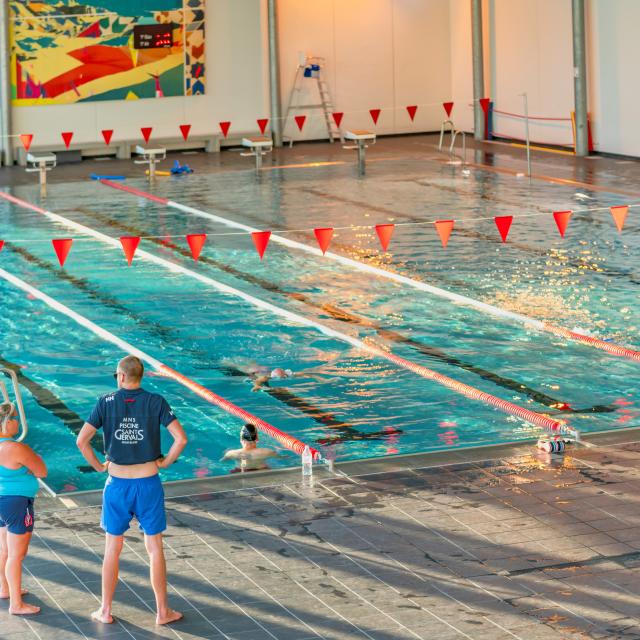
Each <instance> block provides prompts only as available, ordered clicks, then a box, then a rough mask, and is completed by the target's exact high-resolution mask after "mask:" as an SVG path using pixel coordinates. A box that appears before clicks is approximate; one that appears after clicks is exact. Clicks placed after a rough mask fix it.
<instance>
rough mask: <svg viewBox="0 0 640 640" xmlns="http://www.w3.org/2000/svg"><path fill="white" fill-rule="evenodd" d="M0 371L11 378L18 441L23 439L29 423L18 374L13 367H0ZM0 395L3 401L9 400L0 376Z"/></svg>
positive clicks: (5, 386)
mask: <svg viewBox="0 0 640 640" xmlns="http://www.w3.org/2000/svg"><path fill="white" fill-rule="evenodd" d="M0 373H3V374H4V375H6V376H9V378H10V379H11V383H12V385H13V395H14V396H15V401H14V404H15V406H16V409H18V415H19V416H20V427H21V431H20V435H19V436H18V437H17V438H16V440H17V441H18V442H21V441H22V440H24V439H25V438H26V436H27V433H28V431H29V425H28V424H27V416H26V415H25V412H24V405H23V404H22V396H21V395H20V384H19V383H18V376H17V375H16V372H15V371H14V370H13V369H9V368H7V367H2V368H0ZM0 395H2V400H3V402H11V398H10V396H9V392H8V391H7V385H6V384H5V382H4V379H3V378H1V377H0Z"/></svg>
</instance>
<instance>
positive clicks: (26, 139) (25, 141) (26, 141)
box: [20, 133, 33, 151]
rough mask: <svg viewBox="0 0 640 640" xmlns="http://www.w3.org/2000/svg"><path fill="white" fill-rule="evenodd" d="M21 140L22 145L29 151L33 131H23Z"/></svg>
mask: <svg viewBox="0 0 640 640" xmlns="http://www.w3.org/2000/svg"><path fill="white" fill-rule="evenodd" d="M20 142H22V146H23V147H24V150H25V151H29V147H30V146H31V143H32V142H33V133H21V134H20Z"/></svg>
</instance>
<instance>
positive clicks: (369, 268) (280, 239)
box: [0, 180, 640, 362]
mask: <svg viewBox="0 0 640 640" xmlns="http://www.w3.org/2000/svg"><path fill="white" fill-rule="evenodd" d="M100 182H101V183H102V184H104V185H106V186H108V187H113V188H114V189H119V190H120V191H124V192H127V193H131V194H133V195H137V196H139V197H143V198H146V197H149V199H151V200H154V201H156V202H157V201H158V200H157V196H154V195H152V194H146V193H145V192H144V191H141V190H139V189H133V188H132V187H129V186H126V185H123V184H118V183H117V182H111V181H109V180H101V181H100ZM0 195H1V194H0ZM164 204H166V205H167V206H168V207H171V208H173V209H178V210H179V211H183V212H185V213H190V214H192V215H195V216H198V217H200V218H205V219H207V220H211V221H212V222H218V223H220V224H223V225H225V226H227V227H231V228H234V229H242V230H243V231H246V232H248V233H253V232H256V231H260V229H256V228H254V227H250V226H248V225H246V224H242V223H240V222H236V221H234V220H230V219H229V218H224V217H222V216H219V215H215V214H213V213H209V212H208V211H203V210H201V209H196V208H195V207H190V206H188V205H185V204H181V203H179V202H174V201H172V200H166V201H165V203H164ZM270 242H275V243H278V244H281V245H284V246H286V247H289V248H291V249H298V250H300V251H304V252H306V253H310V254H313V255H315V256H318V257H323V254H322V251H321V250H320V249H319V248H317V247H312V246H310V245H307V244H304V243H302V242H297V241H296V240H291V239H290V238H286V237H284V236H282V235H279V234H277V233H272V234H271V237H270ZM324 257H325V258H328V259H330V260H333V261H335V262H338V263H340V264H343V265H345V266H347V267H351V268H353V269H357V270H358V271H363V272H365V273H370V274H372V275H375V276H379V277H382V278H386V279H388V280H393V281H395V282H398V283H400V284H404V285H407V286H410V287H413V288H414V289H418V290H420V291H424V292H426V293H430V294H433V295H435V296H438V297H440V298H445V299H447V300H450V301H452V302H455V303H457V304H462V305H464V306H467V307H472V308H474V309H477V310H478V311H482V312H483V313H486V314H488V315H492V316H496V317H499V318H503V319H505V320H512V321H514V322H517V323H519V324H522V325H524V326H525V327H527V328H529V329H535V330H537V331H545V332H547V333H552V334H554V335H557V336H562V337H563V338H565V339H567V340H572V341H574V342H579V343H580V344H583V345H587V346H590V347H594V348H596V349H600V350H602V351H606V352H607V353H610V354H612V355H614V356H621V357H625V358H630V359H631V360H635V361H637V362H640V351H637V350H635V349H631V348H628V347H624V346H621V345H618V344H615V343H613V342H607V341H605V340H599V339H598V338H594V337H592V336H587V335H585V334H582V333H578V332H576V331H570V330H569V329H565V328H563V327H559V326H557V325H554V324H551V323H549V322H545V321H543V320H538V319H536V318H531V317H529V316H526V315H524V314H522V313H516V312H514V311H508V310H507V309H501V308H500V307H496V306H495V305H492V304H489V303H487V302H482V301H481V300H476V299H475V298H470V297H468V296H464V295H461V294H459V293H454V292H452V291H447V290H446V289H441V288H440V287H436V286H434V285H431V284H427V283H426V282H421V281H420V280H414V279H413V278H409V277H408V276H403V275H401V274H399V273H394V272H392V271H387V270H386V269H382V268H380V267H376V266H374V265H371V264H367V263H365V262H360V261H358V260H354V259H353V258H347V257H346V256H342V255H340V254H337V253H333V252H331V251H327V252H326V253H325V254H324Z"/></svg>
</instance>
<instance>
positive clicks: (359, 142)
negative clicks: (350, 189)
mask: <svg viewBox="0 0 640 640" xmlns="http://www.w3.org/2000/svg"><path fill="white" fill-rule="evenodd" d="M344 139H345V140H351V141H352V142H355V144H344V145H342V148H343V149H357V150H358V172H359V173H360V175H361V176H362V175H364V169H365V153H366V152H365V149H366V148H367V147H368V146H369V144H375V143H376V134H375V133H373V131H367V130H366V129H354V130H353V131H345V133H344Z"/></svg>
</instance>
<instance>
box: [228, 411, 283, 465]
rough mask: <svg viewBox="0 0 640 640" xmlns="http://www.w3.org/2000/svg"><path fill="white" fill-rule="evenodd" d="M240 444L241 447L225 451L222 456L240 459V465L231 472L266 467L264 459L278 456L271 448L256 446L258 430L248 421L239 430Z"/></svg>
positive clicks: (229, 458)
mask: <svg viewBox="0 0 640 640" xmlns="http://www.w3.org/2000/svg"><path fill="white" fill-rule="evenodd" d="M240 446H241V447H242V448H241V449H232V450H231V451H227V452H226V453H225V454H224V456H223V457H222V459H223V460H240V467H239V468H236V469H234V470H233V471H232V473H237V472H238V471H240V472H245V471H258V470H260V469H268V468H269V465H267V464H266V463H265V460H266V459H267V458H277V457H278V453H277V452H276V451H274V450H273V449H268V448H267V447H259V446H258V430H257V429H256V427H255V425H254V424H251V423H250V422H249V423H247V424H245V425H244V427H242V430H241V431H240Z"/></svg>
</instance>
